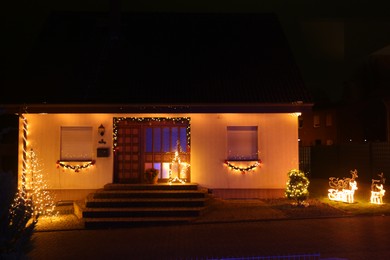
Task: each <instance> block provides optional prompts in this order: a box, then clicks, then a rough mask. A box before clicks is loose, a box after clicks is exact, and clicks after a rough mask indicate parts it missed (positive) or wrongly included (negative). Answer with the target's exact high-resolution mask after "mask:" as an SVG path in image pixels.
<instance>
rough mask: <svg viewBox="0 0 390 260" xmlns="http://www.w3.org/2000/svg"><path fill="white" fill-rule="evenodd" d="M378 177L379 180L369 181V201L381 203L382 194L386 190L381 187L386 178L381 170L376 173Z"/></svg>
mask: <svg viewBox="0 0 390 260" xmlns="http://www.w3.org/2000/svg"><path fill="white" fill-rule="evenodd" d="M378 176H379V177H380V179H379V180H375V179H372V182H371V198H370V203H373V204H383V196H384V195H385V192H386V190H385V189H384V188H383V184H385V180H386V178H384V177H383V172H382V173H381V174H378Z"/></svg>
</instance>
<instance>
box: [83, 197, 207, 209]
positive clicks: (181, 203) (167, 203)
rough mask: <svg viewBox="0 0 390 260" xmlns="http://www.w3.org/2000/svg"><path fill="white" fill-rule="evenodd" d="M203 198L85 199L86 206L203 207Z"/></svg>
mask: <svg viewBox="0 0 390 260" xmlns="http://www.w3.org/2000/svg"><path fill="white" fill-rule="evenodd" d="M204 205H205V198H110V199H96V198H89V199H87V200H86V207H87V208H98V207H106V208H110V207H114V208H118V207H135V208H139V207H203V206H204Z"/></svg>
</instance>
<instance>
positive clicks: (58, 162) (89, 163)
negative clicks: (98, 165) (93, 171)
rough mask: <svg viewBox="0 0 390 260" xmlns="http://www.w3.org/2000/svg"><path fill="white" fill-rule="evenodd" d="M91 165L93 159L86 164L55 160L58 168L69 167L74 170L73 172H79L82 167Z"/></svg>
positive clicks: (93, 163)
mask: <svg viewBox="0 0 390 260" xmlns="http://www.w3.org/2000/svg"><path fill="white" fill-rule="evenodd" d="M93 165H95V160H92V161H90V162H88V163H86V164H83V165H70V164H66V163H64V162H61V161H59V160H58V161H57V168H59V167H60V166H61V167H62V168H66V169H71V170H74V171H75V172H79V171H80V170H82V169H86V168H89V167H92V166H93Z"/></svg>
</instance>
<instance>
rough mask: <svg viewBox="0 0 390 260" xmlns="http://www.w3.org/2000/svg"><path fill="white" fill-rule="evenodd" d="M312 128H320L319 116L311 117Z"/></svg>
mask: <svg viewBox="0 0 390 260" xmlns="http://www.w3.org/2000/svg"><path fill="white" fill-rule="evenodd" d="M313 126H314V127H320V116H319V115H314V116H313Z"/></svg>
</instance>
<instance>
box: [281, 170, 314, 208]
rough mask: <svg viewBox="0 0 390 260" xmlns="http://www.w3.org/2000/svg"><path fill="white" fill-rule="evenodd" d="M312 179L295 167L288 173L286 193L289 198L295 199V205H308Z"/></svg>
mask: <svg viewBox="0 0 390 260" xmlns="http://www.w3.org/2000/svg"><path fill="white" fill-rule="evenodd" d="M309 184H310V181H309V179H308V178H307V176H306V174H305V173H304V172H303V171H301V170H296V169H293V170H291V171H289V173H288V180H287V184H286V191H285V195H286V197H287V198H288V199H291V200H294V203H293V205H296V206H308V204H307V203H306V202H305V200H306V199H307V198H308V197H309V190H308V188H309Z"/></svg>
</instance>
